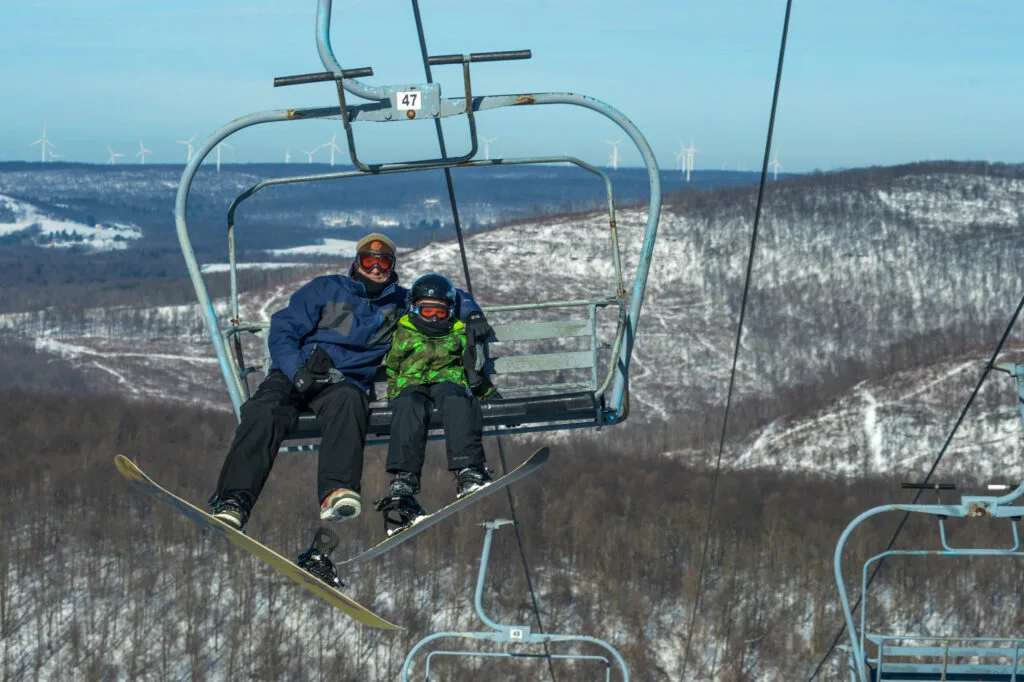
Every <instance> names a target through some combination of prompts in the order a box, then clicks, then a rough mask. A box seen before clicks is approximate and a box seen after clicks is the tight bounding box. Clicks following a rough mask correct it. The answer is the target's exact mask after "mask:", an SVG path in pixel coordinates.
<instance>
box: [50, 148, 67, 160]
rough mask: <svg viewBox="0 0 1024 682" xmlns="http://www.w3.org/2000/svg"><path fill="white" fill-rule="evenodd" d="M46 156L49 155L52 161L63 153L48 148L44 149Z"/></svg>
mask: <svg viewBox="0 0 1024 682" xmlns="http://www.w3.org/2000/svg"><path fill="white" fill-rule="evenodd" d="M46 156H47V157H49V159H50V161H53V160H54V159H59V158H60V157H62V156H64V155H63V154H54V153H53V150H52V149H48V150H47V151H46Z"/></svg>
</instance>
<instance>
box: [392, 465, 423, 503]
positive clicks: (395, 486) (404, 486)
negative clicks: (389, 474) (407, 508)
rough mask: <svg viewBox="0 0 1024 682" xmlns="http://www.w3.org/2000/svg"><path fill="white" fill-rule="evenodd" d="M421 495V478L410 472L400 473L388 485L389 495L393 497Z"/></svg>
mask: <svg viewBox="0 0 1024 682" xmlns="http://www.w3.org/2000/svg"><path fill="white" fill-rule="evenodd" d="M419 494H420V477H419V476H417V475H416V474H414V473H411V472H408V471H399V472H396V473H395V477H394V478H393V479H391V483H390V485H388V495H389V496H391V497H403V496H409V497H413V496H414V495H419Z"/></svg>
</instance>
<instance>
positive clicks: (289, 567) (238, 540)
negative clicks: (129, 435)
mask: <svg viewBox="0 0 1024 682" xmlns="http://www.w3.org/2000/svg"><path fill="white" fill-rule="evenodd" d="M114 464H115V466H117V470H118V471H120V472H121V475H122V476H124V477H125V478H127V479H128V480H129V481H131V483H132V485H133V486H135V487H136V488H138V489H139V490H141V491H142V492H144V493H146V494H147V495H149V496H150V497H152V498H153V499H155V500H159V501H160V502H163V503H164V504H168V505H170V506H171V507H174V508H175V509H177V510H178V511H180V512H181V513H182V514H184V515H185V516H187V517H188V518H190V519H192V520H193V521H195V522H196V523H197V524H199V525H200V526H202V527H203V528H208V529H210V530H212V531H214V532H215V533H217V534H218V535H220V536H222V537H225V538H227V539H228V540H230V541H231V543H232V544H234V545H235V546H236V547H241V548H242V549H244V550H245V551H247V552H249V554H252V555H254V556H256V557H258V558H260V559H262V560H263V561H264V562H265V563H267V564H270V566H272V567H273V568H275V569H277V571H278V572H279V573H283V574H285V575H286V576H288V577H289V578H291V579H292V580H294V581H295V582H297V583H299V584H300V585H302V586H303V587H305V588H306V589H307V590H309V591H310V592H312V593H314V594H315V595H316V596H318V597H320V598H321V599H323V600H324V601H326V602H328V603H329V604H331V606H334V607H335V608H337V609H338V610H340V611H343V612H344V613H345V614H347V615H349V616H351V617H352V618H354V619H356V620H357V621H358V622H360V623H362V624H363V625H368V626H370V627H372V628H380V629H382V630H401V629H402V628H401V627H400V626H398V625H395V624H393V623H389V622H388V621H386V620H384V619H383V618H381V617H380V616H378V615H377V614H375V613H373V612H372V611H370V610H369V609H367V608H366V607H364V606H361V605H360V604H358V603H356V602H355V601H353V600H352V599H351V598H349V597H347V596H345V595H344V594H342V593H341V592H339V591H338V590H336V589H334V588H333V587H331V586H330V585H328V584H327V583H325V582H323V581H321V580H320V579H319V578H317V577H316V576H313V575H311V574H309V573H306V572H305V571H304V570H302V569H301V568H299V567H298V566H296V565H295V564H294V563H292V562H291V561H289V560H288V559H286V558H284V557H283V556H281V555H280V554H278V553H277V552H275V551H274V550H272V549H270V548H269V547H267V546H266V545H264V544H261V543H259V542H257V541H255V540H253V539H252V538H251V537H249V536H248V535H246V534H245V533H242V532H240V531H237V530H235V529H234V528H232V527H231V526H229V525H227V524H225V523H224V522H222V521H220V520H219V519H216V518H214V517H213V516H210V515H209V514H207V513H206V512H204V511H203V510H202V509H199V508H198V507H196V506H194V505H192V504H189V503H188V502H186V501H185V500H183V499H181V498H180V497H178V496H177V495H174V494H173V493H170V492H168V491H167V490H165V489H164V488H162V487H160V486H159V485H157V484H156V483H155V482H154V481H153V480H152V479H151V478H150V477H149V476H147V475H146V474H144V473H143V472H142V469H140V468H139V467H137V466H135V463H134V462H132V461H131V460H130V459H128V458H127V457H125V456H124V455H118V456H116V457H115V458H114Z"/></svg>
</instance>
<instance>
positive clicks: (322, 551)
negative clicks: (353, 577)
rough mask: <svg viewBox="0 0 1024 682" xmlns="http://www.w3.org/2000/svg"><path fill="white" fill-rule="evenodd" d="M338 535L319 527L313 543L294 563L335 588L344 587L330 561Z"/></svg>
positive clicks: (336, 544)
mask: <svg viewBox="0 0 1024 682" xmlns="http://www.w3.org/2000/svg"><path fill="white" fill-rule="evenodd" d="M338 542H339V540H338V536H337V535H335V534H334V532H333V531H331V530H329V529H327V528H323V527H321V528H319V529H317V531H316V535H314V536H313V544H311V545H310V546H309V549H307V550H306V551H305V552H303V553H302V554H300V555H299V558H298V560H297V561H296V562H295V564H296V565H297V566H298V567H299V568H301V569H302V570H304V571H306V572H307V573H309V574H311V575H314V576H316V577H317V578H319V579H320V580H322V581H324V582H325V583H327V584H328V585H330V586H331V587H333V588H334V589H336V590H340V589H341V588H343V587H345V583H343V582H341V579H340V578H339V577H338V571H337V569H335V568H334V562H333V561H331V552H333V551H334V550H335V548H336V547H337V546H338Z"/></svg>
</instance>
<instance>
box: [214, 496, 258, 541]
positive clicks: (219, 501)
mask: <svg viewBox="0 0 1024 682" xmlns="http://www.w3.org/2000/svg"><path fill="white" fill-rule="evenodd" d="M250 511H252V498H251V497H250V496H249V495H248V493H244V492H240V493H236V492H234V491H230V490H229V491H228V492H226V493H224V494H223V495H221V496H219V497H218V496H217V495H216V494H214V495H213V497H211V498H210V515H211V516H213V517H215V518H217V519H218V520H220V521H223V522H224V523H226V524H227V525H229V526H231V527H232V528H234V529H235V530H239V531H240V530H243V529H244V528H245V524H246V522H247V521H248V520H249V512H250Z"/></svg>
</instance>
